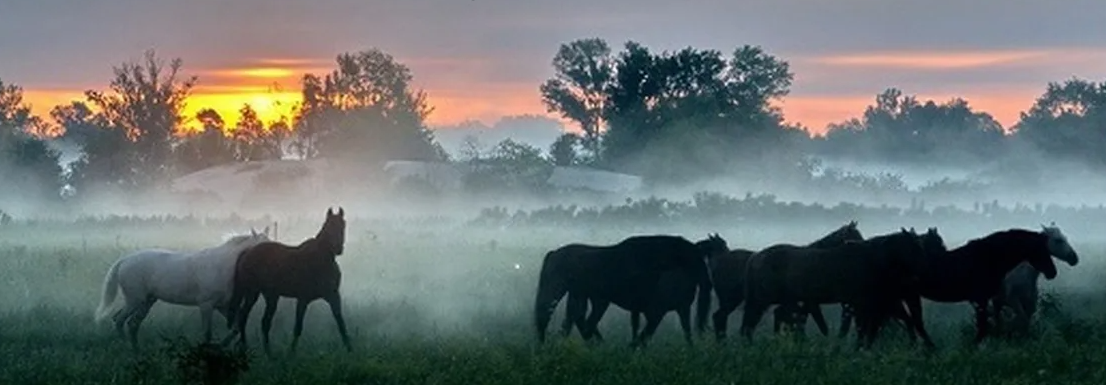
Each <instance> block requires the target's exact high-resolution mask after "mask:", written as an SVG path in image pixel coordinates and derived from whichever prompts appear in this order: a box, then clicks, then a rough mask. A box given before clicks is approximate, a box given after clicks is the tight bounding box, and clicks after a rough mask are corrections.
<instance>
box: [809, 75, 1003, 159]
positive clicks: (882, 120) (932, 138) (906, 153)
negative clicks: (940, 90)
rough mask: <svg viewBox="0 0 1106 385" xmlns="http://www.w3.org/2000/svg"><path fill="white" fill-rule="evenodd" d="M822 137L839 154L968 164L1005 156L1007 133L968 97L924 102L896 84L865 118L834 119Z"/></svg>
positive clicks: (828, 150) (824, 149) (828, 148)
mask: <svg viewBox="0 0 1106 385" xmlns="http://www.w3.org/2000/svg"><path fill="white" fill-rule="evenodd" d="M821 142H822V143H820V145H819V146H818V148H819V149H820V151H822V152H823V153H824V154H827V155H830V156H835V157H846V158H854V159H859V160H873V161H885V162H895V163H930V164H932V163H946V164H950V165H962V164H963V163H964V162H980V161H990V160H994V159H996V158H998V157H1000V156H1002V155H1003V153H1004V150H1005V145H1006V137H1005V134H1004V131H1003V129H1002V126H1001V125H1000V124H999V123H998V122H997V121H995V119H994V118H993V117H992V116H991V115H989V114H987V113H984V112H977V111H974V110H973V109H972V108H971V106H970V105H969V104H968V102H967V101H965V100H963V99H960V98H954V99H951V100H949V101H947V102H944V103H940V104H938V103H936V102H934V101H932V100H927V101H925V102H924V103H923V102H919V101H918V99H917V98H916V97H914V96H908V95H903V93H902V91H900V90H898V89H895V88H890V89H887V90H885V91H884V92H882V93H880V94H879V95H877V96H876V98H875V104H874V105H872V106H868V108H867V109H866V110H865V111H864V115H863V116H862V117H861V118H860V119H851V120H848V121H846V122H842V123H837V124H831V125H830V126H829V127H828V128H827V132H826V136H825V139H824V140H822V141H821Z"/></svg>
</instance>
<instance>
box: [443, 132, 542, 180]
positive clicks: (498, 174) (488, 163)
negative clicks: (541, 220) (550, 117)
mask: <svg viewBox="0 0 1106 385" xmlns="http://www.w3.org/2000/svg"><path fill="white" fill-rule="evenodd" d="M470 162H471V163H472V164H473V165H474V166H475V171H474V172H473V173H471V174H468V175H467V176H466V181H465V183H466V185H467V186H468V187H469V188H470V189H474V190H477V191H487V190H490V189H492V188H493V187H494V188H501V189H505V190H520V189H521V190H529V191H536V190H537V189H539V188H541V186H543V185H544V183H545V181H546V180H547V179H548V178H549V175H550V173H551V172H552V164H551V163H550V162H549V160H548V159H546V158H545V157H543V156H542V152H541V149H539V148H537V147H534V146H531V145H529V144H526V143H519V142H516V141H514V140H511V139H504V140H503V141H502V142H499V143H498V144H496V145H495V147H493V148H492V149H491V150H490V151H489V153H488V154H487V156H484V157H481V158H480V159H477V160H474V161H470Z"/></svg>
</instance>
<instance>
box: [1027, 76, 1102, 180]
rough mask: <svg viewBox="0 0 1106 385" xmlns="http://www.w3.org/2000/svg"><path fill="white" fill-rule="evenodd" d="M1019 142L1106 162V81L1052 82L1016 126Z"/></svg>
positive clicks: (1061, 154)
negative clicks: (1105, 152)
mask: <svg viewBox="0 0 1106 385" xmlns="http://www.w3.org/2000/svg"><path fill="white" fill-rule="evenodd" d="M1014 132H1015V136H1016V137H1017V138H1018V139H1019V141H1021V142H1023V143H1027V144H1032V145H1033V146H1035V147H1036V148H1038V149H1040V150H1041V151H1043V152H1044V153H1046V154H1048V155H1050V156H1056V157H1059V158H1066V159H1076V160H1080V161H1083V162H1087V163H1089V164H1093V165H1096V166H1100V165H1103V164H1106V155H1104V152H1103V151H1102V149H1103V146H1106V82H1102V83H1094V82H1091V81H1088V80H1083V79H1075V78H1073V79H1069V80H1067V81H1065V82H1063V83H1055V82H1054V83H1049V84H1048V88H1047V89H1046V90H1045V92H1044V94H1042V95H1041V96H1040V97H1038V98H1037V101H1036V102H1035V103H1034V104H1033V107H1031V108H1030V109H1029V111H1027V112H1023V113H1022V114H1021V119H1020V120H1019V121H1018V124H1017V125H1016V126H1015V127H1014Z"/></svg>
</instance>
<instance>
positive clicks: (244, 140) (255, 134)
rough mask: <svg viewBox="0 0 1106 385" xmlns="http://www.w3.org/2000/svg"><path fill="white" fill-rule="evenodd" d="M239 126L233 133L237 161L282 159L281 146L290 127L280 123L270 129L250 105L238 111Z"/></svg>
mask: <svg viewBox="0 0 1106 385" xmlns="http://www.w3.org/2000/svg"><path fill="white" fill-rule="evenodd" d="M238 114H239V115H238V116H239V117H238V125H237V126H235V128H234V131H233V132H232V133H233V137H234V149H235V151H234V152H235V159H237V160H238V161H240V162H249V161H258V160H274V159H280V158H281V155H282V154H283V150H282V147H281V144H282V142H283V140H284V138H285V137H286V136H287V135H288V127H287V125H286V124H284V122H283V121H278V122H276V123H274V124H272V125H270V126H269V127H265V122H262V121H261V118H259V117H258V116H257V111H254V109H253V108H252V107H250V105H248V104H247V105H243V106H242V108H241V109H240V110H238Z"/></svg>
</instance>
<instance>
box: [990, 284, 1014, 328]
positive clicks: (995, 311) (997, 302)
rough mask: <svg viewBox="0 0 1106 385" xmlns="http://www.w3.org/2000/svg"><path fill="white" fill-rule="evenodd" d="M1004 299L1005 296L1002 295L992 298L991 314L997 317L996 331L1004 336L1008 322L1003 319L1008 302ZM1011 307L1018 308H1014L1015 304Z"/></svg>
mask: <svg viewBox="0 0 1106 385" xmlns="http://www.w3.org/2000/svg"><path fill="white" fill-rule="evenodd" d="M1002 297H1003V296H1002V295H1001V294H1000V295H996V296H994V298H991V314H992V316H993V317H995V331H996V332H997V333H999V334H1004V333H1006V332H1007V330H1006V320H1005V319H1003V317H1002V309H1003V308H1004V307H1006V303H1005V302H1006V301H1004V300H1003V298H1002ZM1010 305H1011V306H1010V307H1011V308H1014V307H1016V306H1014V304H1010ZM1015 312H1017V310H1015Z"/></svg>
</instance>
